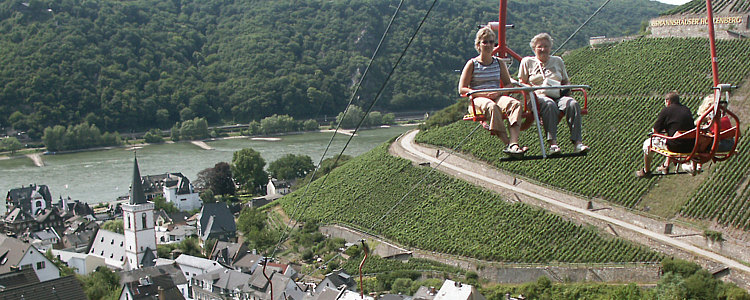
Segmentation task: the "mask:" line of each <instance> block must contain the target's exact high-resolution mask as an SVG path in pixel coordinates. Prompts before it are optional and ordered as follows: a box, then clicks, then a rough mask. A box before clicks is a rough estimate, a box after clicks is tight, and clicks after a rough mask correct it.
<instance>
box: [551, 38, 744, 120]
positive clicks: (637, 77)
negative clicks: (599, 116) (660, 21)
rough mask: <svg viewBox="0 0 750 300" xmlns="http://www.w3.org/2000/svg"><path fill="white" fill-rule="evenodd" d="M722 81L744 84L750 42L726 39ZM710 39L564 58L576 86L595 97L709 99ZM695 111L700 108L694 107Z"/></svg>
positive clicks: (645, 41)
mask: <svg viewBox="0 0 750 300" xmlns="http://www.w3.org/2000/svg"><path fill="white" fill-rule="evenodd" d="M716 47H717V55H718V57H719V70H720V72H719V81H721V82H722V83H733V84H739V83H741V82H742V81H743V80H744V79H745V77H746V76H747V75H748V71H750V51H747V49H750V40H739V39H738V40H720V41H717V43H716ZM709 57H710V55H709V45H708V39H700V38H690V39H685V38H661V39H654V38H641V39H637V40H632V41H628V42H623V43H620V44H616V45H612V46H609V47H605V48H601V49H595V50H592V49H588V48H587V49H579V50H576V51H573V52H572V53H570V54H569V55H566V56H565V57H564V59H565V64H566V66H568V74H569V75H570V78H571V82H573V83H576V84H588V85H590V86H591V87H592V90H591V94H593V95H609V96H612V95H621V96H625V97H631V96H633V95H643V96H647V95H663V94H665V93H666V92H669V91H671V90H677V91H679V92H680V93H682V94H689V95H705V94H707V93H709V91H710V90H709V89H710V88H711V86H712V85H713V82H712V79H711V78H712V77H711V61H710V59H709ZM694 109H695V108H694Z"/></svg>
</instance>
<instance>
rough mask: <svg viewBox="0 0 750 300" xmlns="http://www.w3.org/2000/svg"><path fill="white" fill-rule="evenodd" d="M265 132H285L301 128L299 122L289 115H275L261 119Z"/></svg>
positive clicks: (262, 130)
mask: <svg viewBox="0 0 750 300" xmlns="http://www.w3.org/2000/svg"><path fill="white" fill-rule="evenodd" d="M260 130H261V132H262V133H263V134H274V133H284V132H292V131H297V130H299V122H297V121H295V120H294V119H293V118H292V117H290V116H288V115H273V116H270V117H266V118H264V119H263V120H260Z"/></svg>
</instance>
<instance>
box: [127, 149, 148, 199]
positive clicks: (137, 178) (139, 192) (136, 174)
mask: <svg viewBox="0 0 750 300" xmlns="http://www.w3.org/2000/svg"><path fill="white" fill-rule="evenodd" d="M133 157H134V158H135V159H134V162H133V184H132V185H131V186H130V204H143V203H146V194H145V193H144V192H143V183H142V181H141V171H140V170H139V169H138V157H137V155H136V154H135V153H133Z"/></svg>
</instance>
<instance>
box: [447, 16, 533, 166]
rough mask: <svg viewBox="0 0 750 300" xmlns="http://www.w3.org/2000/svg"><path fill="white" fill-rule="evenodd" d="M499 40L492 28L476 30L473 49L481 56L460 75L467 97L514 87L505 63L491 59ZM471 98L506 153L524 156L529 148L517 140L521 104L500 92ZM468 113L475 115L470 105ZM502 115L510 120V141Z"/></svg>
mask: <svg viewBox="0 0 750 300" xmlns="http://www.w3.org/2000/svg"><path fill="white" fill-rule="evenodd" d="M496 40H497V38H496V36H495V33H494V32H493V31H492V29H490V28H489V27H482V28H481V29H479V31H477V34H476V37H475V39H474V48H475V49H476V50H477V52H478V53H479V55H478V56H477V57H475V58H472V59H470V60H469V61H467V62H466V65H465V66H464V69H463V71H462V72H461V79H460V80H459V83H458V92H459V93H460V94H462V95H464V94H467V93H469V92H473V91H474V90H481V89H493V88H500V87H508V86H510V85H511V84H512V83H511V79H510V73H508V68H507V67H506V66H505V63H503V62H501V61H500V60H499V59H498V58H497V57H493V56H492V50H493V48H494V47H495V43H496ZM501 82H502V86H501V85H500V83H501ZM472 96H473V97H474V98H473V101H474V105H475V107H476V108H477V110H478V111H479V112H478V113H484V114H485V115H486V120H487V123H484V125H485V128H487V129H488V130H489V131H490V133H491V134H492V135H496V136H497V137H499V138H500V140H502V141H503V143H505V144H507V145H508V147H507V148H506V149H505V150H504V152H505V153H508V154H510V155H516V156H517V155H523V153H524V152H526V150H528V148H527V147H521V146H520V145H518V137H519V136H520V134H521V125H520V123H519V120H518V118H519V117H520V115H521V102H520V101H518V100H516V99H514V98H511V97H508V96H506V95H503V94H502V93H500V92H481V93H475V94H472ZM469 113H473V112H472V108H471V106H469ZM503 114H505V115H506V116H507V117H508V124H509V125H510V130H509V131H510V138H509V137H508V132H506V129H505V123H504V122H503Z"/></svg>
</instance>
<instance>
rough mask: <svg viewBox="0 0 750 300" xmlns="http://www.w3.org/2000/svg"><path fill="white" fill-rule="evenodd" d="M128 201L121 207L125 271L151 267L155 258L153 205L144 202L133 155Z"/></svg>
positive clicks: (136, 160)
mask: <svg viewBox="0 0 750 300" xmlns="http://www.w3.org/2000/svg"><path fill="white" fill-rule="evenodd" d="M134 158H135V160H134V162H133V184H132V186H131V187H130V201H129V202H128V203H125V204H123V205H122V219H123V229H124V231H125V232H124V234H125V257H126V258H127V260H128V261H127V263H126V267H125V268H126V269H137V268H140V267H142V266H153V265H154V259H155V258H156V231H155V229H154V224H155V222H154V203H153V202H148V201H146V195H145V193H144V192H143V182H142V181H141V172H140V170H139V168H138V157H137V156H136V155H134Z"/></svg>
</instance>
